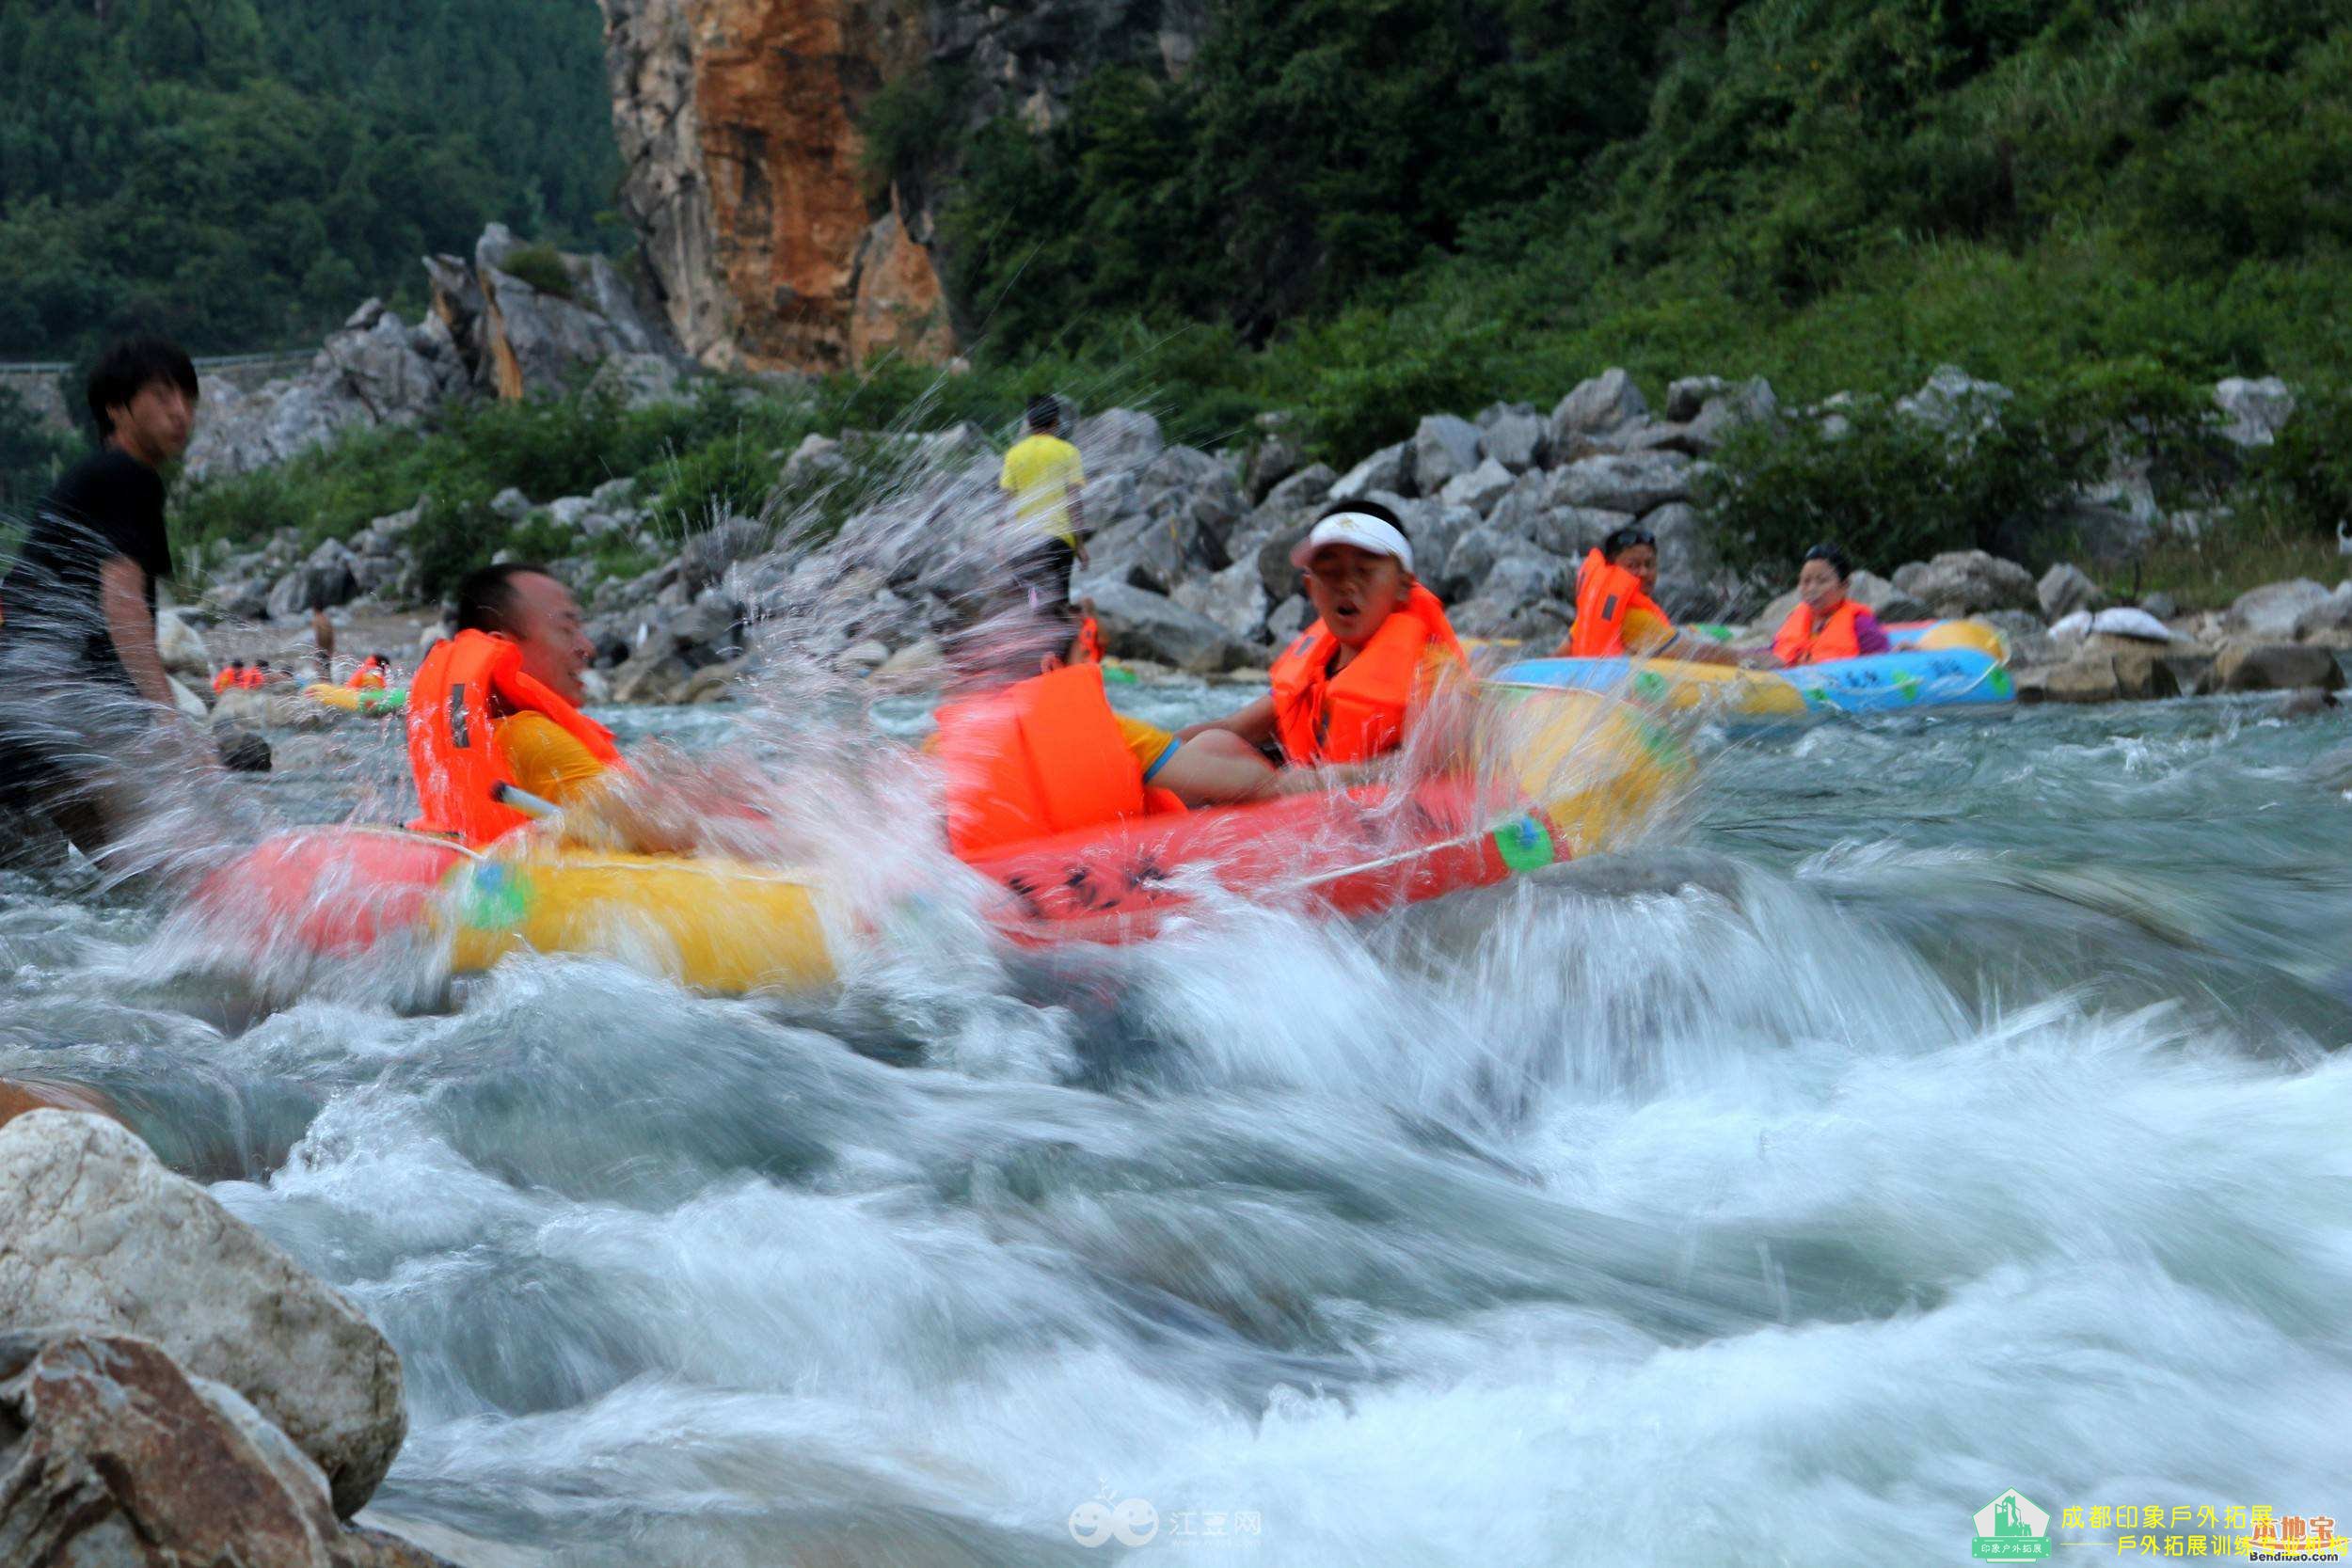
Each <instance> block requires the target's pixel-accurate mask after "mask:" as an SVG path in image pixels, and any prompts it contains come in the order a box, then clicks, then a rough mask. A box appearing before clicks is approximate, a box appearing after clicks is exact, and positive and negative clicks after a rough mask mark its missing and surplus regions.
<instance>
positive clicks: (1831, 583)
mask: <svg viewBox="0 0 2352 1568" xmlns="http://www.w3.org/2000/svg"><path fill="white" fill-rule="evenodd" d="M1852 579H1853V562H1851V561H1849V560H1848V559H1847V558H1846V552H1845V551H1844V550H1841V549H1839V548H1838V547H1837V546H1835V545H1816V546H1813V547H1812V548H1811V549H1809V550H1807V551H1805V552H1804V565H1803V566H1802V567H1800V568H1799V569H1798V571H1797V596H1798V598H1799V600H1800V601H1801V602H1800V603H1799V604H1798V606H1797V608H1796V609H1794V610H1790V611H1789V612H1788V619H1787V620H1785V621H1783V622H1782V623H1781V624H1780V630H1779V632H1778V633H1777V634H1775V635H1774V637H1773V638H1772V657H1774V658H1775V659H1776V660H1777V661H1778V662H1779V663H1781V664H1782V665H1784V666H1795V665H1799V664H1822V663H1826V662H1828V661H1829V660H1831V659H1834V658H1860V657H1862V656H1863V655H1865V654H1883V653H1884V652H1886V651H1887V648H1888V647H1889V643H1888V641H1887V638H1886V629H1885V628H1884V627H1883V626H1880V625H1879V621H1878V617H1877V616H1875V615H1873V614H1871V613H1870V612H1869V611H1868V610H1865V609H1864V608H1863V607H1862V606H1861V605H1859V604H1857V603H1855V602H1854V601H1853V600H1851V599H1850V598H1848V597H1846V585H1847V583H1849V582H1851V580H1852Z"/></svg>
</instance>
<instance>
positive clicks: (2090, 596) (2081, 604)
mask: <svg viewBox="0 0 2352 1568" xmlns="http://www.w3.org/2000/svg"><path fill="white" fill-rule="evenodd" d="M2034 596H2035V597H2036V598H2038V599H2039V600H2040V601H2041V603H2042V616H2043V617H2044V618H2045V619H2047V620H2052V621H2055V620H2057V619H2058V618H2059V617H2060V616H2062V615H2072V614H2073V613H2074V611H2076V610H2097V609H2098V608H2099V607H2100V606H2102V605H2104V604H2106V600H2107V596H2106V594H2105V593H2103V592H2101V591H2100V588H2099V585H2098V584H2097V583H2095V582H2093V581H2091V580H2090V577H2089V576H2088V575H2087V574H2086V573H2084V571H2083V570H2082V568H2080V567H2079V566H2076V565H2074V564H2073V563H2072V562H2059V563H2058V564H2057V565H2055V566H2053V567H2051V568H2050V569H2049V570H2048V571H2046V572H2044V573H2042V580H2041V581H2040V582H2038V583H2036V584H2035V585H2034Z"/></svg>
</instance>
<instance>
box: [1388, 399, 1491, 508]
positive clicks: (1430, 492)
mask: <svg viewBox="0 0 2352 1568" xmlns="http://www.w3.org/2000/svg"><path fill="white" fill-rule="evenodd" d="M1485 450H1486V444H1485V437H1484V436H1482V435H1481V434H1480V433H1479V429H1478V427H1477V426H1476V425H1474V424H1472V423H1470V420H1465V419H1459V418H1457V417H1455V416H1454V415H1452V414H1432V415H1430V416H1429V417H1428V418H1427V419H1425V420H1422V421H1421V424H1420V426H1419V428H1417V429H1416V430H1415V431H1414V432H1413V484H1414V487H1415V488H1416V489H1417V490H1419V491H1420V493H1421V494H1422V495H1424V496H1436V495H1439V494H1441V493H1442V492H1443V491H1444V489H1445V486H1446V485H1447V484H1448V483H1451V482H1452V481H1453V480H1454V477H1455V476H1456V475H1458V474H1466V473H1469V472H1470V470H1471V469H1472V468H1475V467H1478V462H1479V458H1480V457H1481V455H1482V454H1483V453H1484V451H1485ZM1400 488H1401V487H1400Z"/></svg>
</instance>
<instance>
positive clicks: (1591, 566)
mask: <svg viewBox="0 0 2352 1568" xmlns="http://www.w3.org/2000/svg"><path fill="white" fill-rule="evenodd" d="M1634 610H1647V611H1648V612H1649V613H1650V614H1652V615H1654V616H1656V617H1657V618H1658V620H1659V624H1660V625H1661V626H1667V627H1669V628H1671V627H1672V626H1674V623H1673V622H1672V621H1669V620H1667V619H1666V612H1665V611H1664V610H1661V609H1659V608H1658V602H1657V601H1656V600H1655V599H1652V598H1651V597H1650V596H1649V595H1648V594H1645V593H1644V592H1642V579H1641V578H1637V577H1635V576H1634V575H1633V574H1632V573H1631V572H1629V571H1627V570H1626V569H1625V568H1624V567H1622V566H1615V565H1612V564H1611V563H1610V562H1608V561H1607V560H1605V559H1604V558H1603V557H1602V555H1601V553H1600V551H1598V550H1597V549H1596V550H1594V551H1593V552H1592V553H1591V554H1590V555H1587V556H1586V557H1585V558H1584V564H1583V566H1582V567H1581V569H1579V571H1578V572H1577V577H1576V625H1575V626H1570V627H1569V628H1568V657H1571V658H1615V657H1618V656H1620V655H1622V654H1623V653H1624V652H1625V618H1626V617H1627V616H1628V615H1629V614H1630V613H1631V612H1633V611H1634Z"/></svg>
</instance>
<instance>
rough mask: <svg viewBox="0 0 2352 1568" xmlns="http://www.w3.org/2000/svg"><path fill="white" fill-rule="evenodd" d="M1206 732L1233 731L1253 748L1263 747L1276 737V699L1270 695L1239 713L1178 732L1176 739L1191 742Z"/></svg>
mask: <svg viewBox="0 0 2352 1568" xmlns="http://www.w3.org/2000/svg"><path fill="white" fill-rule="evenodd" d="M1204 730H1231V731H1232V733H1233V734H1235V735H1237V736H1241V737H1242V738H1243V739H1244V740H1247V741H1248V742H1249V743H1250V744H1251V745H1252V746H1263V745H1264V744H1265V743H1266V741H1268V740H1270V739H1272V738H1273V736H1274V697H1273V695H1272V694H1271V693H1268V694H1267V695H1265V696H1263V697H1261V698H1259V699H1258V700H1257V701H1256V702H1254V703H1252V704H1250V705H1248V707H1246V708H1243V709H1242V710H1241V711H1240V712H1238V713H1230V714H1227V715H1226V716H1225V717H1224V718H1222V719H1212V720H1210V721H1207V722H1206V723H1200V724H1194V725H1191V726H1189V727H1188V728H1185V729H1181V730H1178V731H1177V732H1176V738H1177V739H1179V740H1190V739H1191V738H1192V737H1193V736H1197V735H1199V734H1200V733H1201V732H1202V731H1204Z"/></svg>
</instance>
